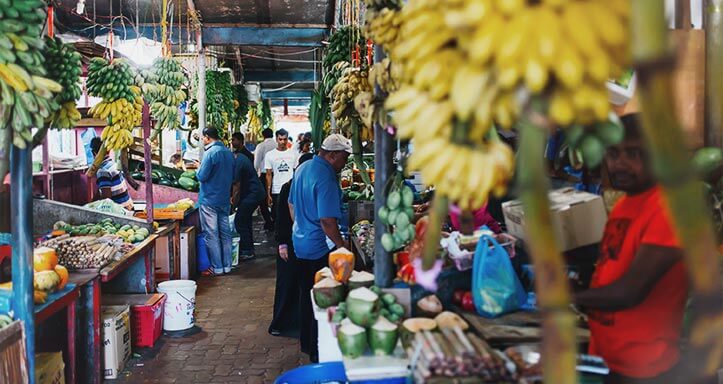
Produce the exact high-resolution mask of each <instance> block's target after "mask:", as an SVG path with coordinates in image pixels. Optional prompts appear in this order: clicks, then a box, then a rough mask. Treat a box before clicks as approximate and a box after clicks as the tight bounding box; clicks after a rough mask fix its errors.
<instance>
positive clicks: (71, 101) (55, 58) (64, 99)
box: [45, 37, 83, 128]
mask: <svg viewBox="0 0 723 384" xmlns="http://www.w3.org/2000/svg"><path fill="white" fill-rule="evenodd" d="M80 59H81V57H80V53H78V52H77V51H76V50H75V48H74V47H73V45H72V44H64V43H63V42H62V41H60V38H58V37H56V38H54V39H51V38H50V37H46V38H45V68H46V69H47V71H48V77H50V78H52V79H57V81H58V83H59V84H60V85H61V86H62V87H63V91H62V92H60V93H59V94H58V95H57V96H55V101H56V102H57V103H58V104H59V105H60V109H59V110H58V111H57V112H56V113H54V114H53V115H52V116H50V117H49V118H48V119H46V121H47V122H50V123H51V124H52V127H53V128H75V126H76V125H77V124H78V121H80V112H78V108H77V107H76V104H75V101H76V100H78V99H80V96H81V95H82V91H81V89H80V74H81V72H82V71H83V68H82V66H83V63H82V62H81V60H80Z"/></svg>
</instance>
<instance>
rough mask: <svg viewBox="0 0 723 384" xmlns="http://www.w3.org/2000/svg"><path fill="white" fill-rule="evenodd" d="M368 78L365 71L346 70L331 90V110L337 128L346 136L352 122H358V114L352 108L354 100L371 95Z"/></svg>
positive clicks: (356, 69) (357, 69)
mask: <svg viewBox="0 0 723 384" xmlns="http://www.w3.org/2000/svg"><path fill="white" fill-rule="evenodd" d="M368 77H369V75H368V73H367V71H366V70H362V69H359V68H347V69H345V70H344V73H343V75H342V76H341V78H340V79H339V82H338V83H337V84H336V85H335V86H334V88H333V89H332V100H333V102H332V106H331V110H332V113H333V114H334V118H335V119H336V122H337V126H338V127H339V128H340V129H341V130H342V132H345V133H346V134H347V135H348V134H349V127H350V125H351V123H352V120H356V121H358V122H360V121H359V120H360V116H359V113H358V112H357V110H356V109H355V108H354V99H355V98H356V97H357V96H359V95H360V94H362V93H364V92H367V93H369V94H371V91H372V87H371V86H370V85H369V80H368Z"/></svg>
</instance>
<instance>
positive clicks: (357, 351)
mask: <svg viewBox="0 0 723 384" xmlns="http://www.w3.org/2000/svg"><path fill="white" fill-rule="evenodd" d="M336 334H337V340H338V343H339V349H341V354H342V356H344V357H348V358H351V359H356V358H357V357H359V356H361V355H362V354H364V351H366V349H367V346H368V345H369V344H368V342H367V330H366V329H365V328H364V327H361V326H358V325H356V324H354V323H353V322H351V320H349V319H345V320H344V321H342V323H341V326H340V327H339V330H338V331H337V333H336Z"/></svg>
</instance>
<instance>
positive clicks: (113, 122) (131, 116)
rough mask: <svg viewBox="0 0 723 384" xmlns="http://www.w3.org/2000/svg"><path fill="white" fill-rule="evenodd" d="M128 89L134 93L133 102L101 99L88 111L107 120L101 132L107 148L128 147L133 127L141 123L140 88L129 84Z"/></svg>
mask: <svg viewBox="0 0 723 384" xmlns="http://www.w3.org/2000/svg"><path fill="white" fill-rule="evenodd" d="M130 89H131V91H132V92H133V94H134V95H135V98H134V100H133V103H131V102H129V101H128V100H127V99H126V98H120V99H116V100H115V101H106V100H103V101H101V102H100V103H98V104H96V105H94V106H93V107H92V108H91V109H90V111H89V113H90V114H91V115H92V116H93V117H95V118H97V119H103V120H107V121H108V122H109V125H108V126H106V127H105V128H104V129H103V133H102V134H101V139H102V140H103V143H104V145H105V147H106V148H108V149H109V150H121V149H125V148H128V147H130V146H131V145H132V144H133V129H134V128H135V127H138V126H139V125H141V120H142V111H143V97H142V96H141V89H140V88H138V87H136V86H130Z"/></svg>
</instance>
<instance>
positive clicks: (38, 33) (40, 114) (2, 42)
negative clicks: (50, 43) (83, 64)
mask: <svg viewBox="0 0 723 384" xmlns="http://www.w3.org/2000/svg"><path fill="white" fill-rule="evenodd" d="M45 18H46V4H45V2H44V1H41V0H15V1H10V0H0V152H1V153H4V154H8V153H9V152H10V151H9V148H10V145H11V144H14V145H15V146H17V147H18V148H25V147H27V145H28V144H29V143H30V142H31V141H32V140H33V137H32V133H31V128H32V127H38V128H40V127H43V126H44V125H45V119H46V118H48V116H50V115H51V114H52V113H53V112H55V111H56V110H57V109H58V108H60V105H58V103H57V102H56V101H55V95H54V94H57V93H60V92H61V91H62V86H61V85H60V84H58V83H57V82H55V81H52V80H49V79H48V78H46V77H47V76H46V75H47V72H46V70H45V65H44V64H45V59H44V57H43V46H44V42H43V38H42V29H43V24H44V22H45ZM0 157H4V156H0ZM6 164H7V163H6V162H4V161H0V178H1V177H3V176H4V174H5V171H6Z"/></svg>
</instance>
